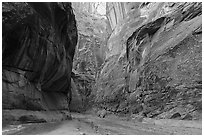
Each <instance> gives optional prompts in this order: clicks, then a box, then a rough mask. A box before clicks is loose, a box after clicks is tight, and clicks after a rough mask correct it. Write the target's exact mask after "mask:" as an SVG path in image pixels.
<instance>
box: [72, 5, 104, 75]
mask: <svg viewBox="0 0 204 137" xmlns="http://www.w3.org/2000/svg"><path fill="white" fill-rule="evenodd" d="M72 4H73V8H74V13H75V15H76V21H77V28H78V34H79V39H78V41H79V42H78V44H77V47H76V53H75V56H74V63H73V69H74V70H76V71H78V72H79V73H82V74H88V75H94V77H97V74H98V72H99V70H100V68H101V65H102V64H103V62H104V59H105V52H106V46H105V45H106V42H107V41H106V39H107V37H108V35H107V29H106V28H107V27H106V26H107V25H106V24H107V19H106V18H105V17H104V15H100V13H99V12H98V11H97V7H98V6H100V5H103V4H100V3H98V2H85V3H83V2H77V3H75V2H74V3H72Z"/></svg>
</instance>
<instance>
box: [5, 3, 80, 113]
mask: <svg viewBox="0 0 204 137" xmlns="http://www.w3.org/2000/svg"><path fill="white" fill-rule="evenodd" d="M2 15H3V22H2V23H3V27H2V28H3V34H2V36H3V38H2V40H3V47H2V52H3V54H2V67H3V72H2V73H3V74H2V77H3V86H2V88H3V93H2V95H3V109H28V110H60V109H68V106H67V94H70V92H71V90H70V89H71V70H72V62H73V57H74V53H75V46H76V44H77V39H78V38H77V37H78V36H77V28H76V20H75V16H74V14H73V11H72V7H71V3H3V14H2ZM69 98H70V97H68V99H69Z"/></svg>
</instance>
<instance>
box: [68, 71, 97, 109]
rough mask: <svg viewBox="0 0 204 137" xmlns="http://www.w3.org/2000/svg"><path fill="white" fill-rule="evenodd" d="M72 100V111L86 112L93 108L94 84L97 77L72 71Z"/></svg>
mask: <svg viewBox="0 0 204 137" xmlns="http://www.w3.org/2000/svg"><path fill="white" fill-rule="evenodd" d="M71 84H72V101H71V104H70V111H72V112H84V111H86V110H89V109H91V107H92V105H93V101H94V99H93V95H92V94H93V93H92V92H93V86H94V85H95V78H94V76H92V75H86V74H80V73H78V72H76V71H74V72H72V83H71Z"/></svg>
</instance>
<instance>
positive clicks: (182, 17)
mask: <svg viewBox="0 0 204 137" xmlns="http://www.w3.org/2000/svg"><path fill="white" fill-rule="evenodd" d="M117 5H121V3H118V4H115V6H114V5H113V7H114V8H115V9H117V8H119V9H120V7H119V6H117ZM124 5H125V4H124ZM129 5H132V7H131V6H130V7H129V8H126V12H125V13H123V14H126V17H125V18H124V16H123V15H121V16H119V18H121V20H122V21H121V22H120V23H119V24H118V23H117V22H116V25H115V28H114V30H113V33H112V34H111V36H110V38H109V40H108V45H107V46H108V48H109V51H108V54H106V55H107V56H106V61H105V64H104V66H103V68H102V70H101V72H100V79H99V80H98V81H97V88H98V89H97V94H96V96H97V97H96V102H98V103H100V104H101V106H102V107H103V108H105V109H106V110H109V111H113V112H118V113H119V112H120V113H132V114H137V113H143V114H144V116H147V117H157V118H174V116H175V117H176V118H177V119H185V118H186V117H187V116H186V115H187V114H188V117H189V119H201V111H202V52H201V51H202V5H201V3H135V4H129ZM133 5H134V6H133ZM127 9H129V10H127ZM118 11H119V10H118ZM120 11H123V10H120ZM116 13H117V14H116V15H120V14H121V13H122V12H119V13H118V12H117V10H116ZM110 14H111V13H110ZM111 17H113V18H115V17H114V16H113V15H110V18H111ZM113 20H114V19H113ZM112 26H114V25H112Z"/></svg>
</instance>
